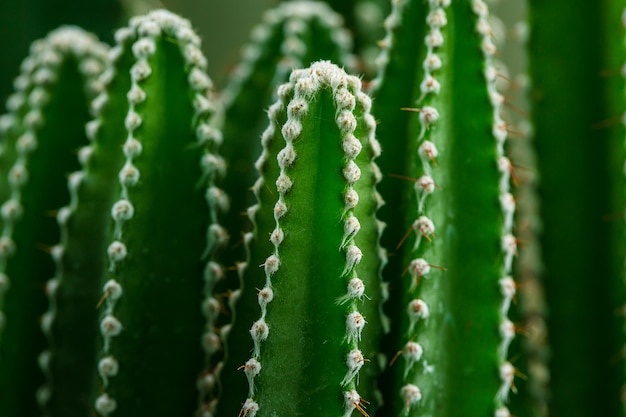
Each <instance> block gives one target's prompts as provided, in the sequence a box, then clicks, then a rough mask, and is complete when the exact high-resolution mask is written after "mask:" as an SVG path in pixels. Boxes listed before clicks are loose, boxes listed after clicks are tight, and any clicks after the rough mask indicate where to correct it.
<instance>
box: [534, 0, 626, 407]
mask: <svg viewBox="0 0 626 417" xmlns="http://www.w3.org/2000/svg"><path fill="white" fill-rule="evenodd" d="M563 7H566V8H563ZM625 7H626V3H625V2H623V1H597V2H587V3H584V4H582V3H581V4H580V5H579V7H578V6H577V7H575V8H571V7H569V6H566V3H565V2H559V1H552V2H541V1H530V10H529V13H530V20H531V27H530V41H529V61H530V76H531V80H532V94H531V99H532V102H533V111H532V121H533V128H534V132H535V136H534V142H535V146H536V151H537V162H538V168H539V176H540V186H539V197H540V198H541V217H542V223H543V233H542V237H541V247H542V251H543V258H544V263H545V279H544V282H545V286H546V297H547V301H548V306H549V316H548V321H547V323H548V336H549V341H550V346H551V358H550V380H551V391H552V392H551V394H552V399H551V403H550V413H551V414H553V415H555V416H556V415H564V416H572V417H577V416H588V415H603V416H622V415H624V411H623V404H622V402H621V401H623V399H624V395H623V392H624V391H622V387H623V384H624V380H625V378H624V377H625V375H624V372H625V366H626V365H625V364H624V355H623V353H620V352H623V350H622V349H623V347H624V345H625V340H624V317H623V314H618V313H617V312H618V311H623V310H621V308H622V307H623V306H624V303H625V299H626V294H625V290H624V262H625V259H626V256H625V255H626V247H625V244H624V231H625V227H624V216H623V212H624V207H625V203H626V201H625V195H624V189H625V186H626V184H625V181H624V160H625V159H624V157H625V156H626V155H625V151H624V134H625V132H624V126H623V124H622V123H620V121H623V114H624V111H625V109H626V102H625V97H624V78H623V73H622V74H620V68H623V64H624V62H625V54H624V52H625V49H624V28H623V24H624V21H623V20H620V19H623V14H622V12H623V10H624V8H625ZM571 28H576V30H574V31H572V33H571V34H570V35H569V36H568V39H567V42H562V41H560V40H559V39H558V38H559V37H560V36H559V35H557V33H562V30H570V29H571ZM583 28H584V29H583ZM566 161H567V162H566ZM574 167H578V168H580V167H584V169H582V170H581V169H575V168H574ZM563 184H575V186H573V187H572V186H569V187H568V186H563ZM573 399H576V400H575V401H573Z"/></svg>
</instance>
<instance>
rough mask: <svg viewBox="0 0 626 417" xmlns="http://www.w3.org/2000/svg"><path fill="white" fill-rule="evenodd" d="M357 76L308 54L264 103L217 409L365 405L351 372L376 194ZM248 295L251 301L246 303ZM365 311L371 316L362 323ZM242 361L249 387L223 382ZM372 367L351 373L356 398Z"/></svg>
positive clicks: (365, 303)
mask: <svg viewBox="0 0 626 417" xmlns="http://www.w3.org/2000/svg"><path fill="white" fill-rule="evenodd" d="M360 84H361V83H360V80H359V79H358V78H356V77H349V76H347V75H346V74H345V73H344V72H343V71H341V70H340V69H339V68H337V67H336V66H334V65H332V64H329V63H327V62H318V63H316V64H313V65H312V66H311V67H310V68H309V69H307V70H302V71H297V72H293V73H292V75H291V78H290V81H289V83H287V84H284V85H282V86H281V87H280V88H279V96H280V99H279V101H278V102H277V103H275V104H274V105H273V106H272V107H271V108H270V110H269V117H270V120H271V124H270V127H268V129H267V130H266V131H265V132H264V133H263V144H264V149H263V153H262V154H261V156H260V158H259V160H258V161H257V167H258V169H259V171H260V173H261V179H260V180H259V181H258V182H257V183H256V184H255V186H254V190H255V193H256V195H257V198H258V204H257V205H255V206H252V207H251V208H250V210H249V212H250V214H251V217H252V220H253V221H254V223H255V225H256V228H255V231H254V236H248V237H247V241H248V244H249V252H250V262H249V265H248V267H247V268H246V270H245V272H244V274H243V280H242V281H243V285H242V289H241V294H240V296H239V300H238V302H237V308H236V310H235V322H234V324H233V327H232V328H231V329H230V332H229V338H228V340H227V348H228V354H229V357H228V360H227V361H226V363H225V365H224V368H225V370H224V376H223V379H222V381H223V383H224V396H223V398H222V399H221V400H220V403H219V404H218V414H217V415H232V414H233V413H236V412H237V410H238V409H239V408H240V405H239V404H240V403H244V407H243V414H244V415H249V414H253V413H256V411H257V409H260V410H262V411H261V414H262V415H271V414H272V413H276V414H277V415H294V414H299V413H313V414H317V413H330V414H332V415H340V414H343V415H350V414H351V412H352V410H353V409H354V408H362V407H364V404H362V403H361V400H360V398H361V396H360V395H359V394H358V393H357V391H356V381H357V379H358V378H359V376H358V374H359V371H360V368H361V367H362V366H363V365H364V357H370V355H371V354H374V353H375V352H376V349H377V347H376V346H375V345H374V344H373V343H374V342H375V341H376V340H377V337H376V333H378V332H379V331H380V330H379V329H380V325H377V323H375V319H374V317H375V316H374V314H375V310H376V308H377V306H378V303H377V301H378V296H377V294H378V293H380V291H379V289H377V287H379V286H380V282H379V280H378V270H379V268H380V260H379V256H378V252H379V248H378V247H377V244H378V237H377V236H378V233H379V227H380V226H379V224H378V222H377V221H376V219H375V217H374V212H375V210H376V208H377V207H378V204H380V200H378V199H377V194H376V192H375V190H374V184H375V183H376V181H377V179H378V175H379V173H378V171H377V169H376V166H375V165H373V164H372V162H371V160H372V158H373V157H375V156H376V155H377V153H378V152H379V145H378V142H377V141H376V139H375V137H374V129H375V121H374V119H373V117H372V116H371V115H370V114H369V109H370V107H371V103H370V99H369V97H368V96H367V95H365V94H364V93H362V92H361V91H360ZM320 120H321V122H320ZM320 161H323V162H322V163H320ZM268 235H269V236H270V239H269V240H267V239H266V238H265V236H268ZM361 260H363V261H361ZM258 264H263V266H264V267H263V269H260V268H257V267H255V266H256V265H258ZM365 297H367V299H366V298H365ZM257 299H258V305H259V308H256V309H251V308H250V305H253V304H255V303H256V302H257ZM370 313H371V314H372V315H370ZM366 316H368V317H372V318H371V319H369V320H371V321H373V323H369V324H368V325H367V326H365V322H366V319H365V317H366ZM294 319H295V321H294ZM364 327H365V329H364ZM248 329H249V332H248ZM370 329H371V330H370ZM250 336H252V337H250ZM362 336H363V341H361V338H362ZM242 338H243V340H242ZM366 339H367V341H366ZM250 350H252V357H250ZM274 357H280V358H281V360H280V361H275V360H274V359H273V358H274ZM244 363H245V365H243V373H245V375H246V377H247V379H248V381H247V384H245V385H247V390H246V389H239V390H237V389H232V388H234V387H237V379H239V380H240V383H241V382H244V381H245V379H243V378H241V375H239V378H236V377H233V376H231V375H228V374H227V372H228V371H231V374H232V370H234V369H236V368H237V365H239V364H244ZM370 375H371V373H369V374H366V375H365V376H363V377H362V378H361V381H360V382H361V386H363V385H365V388H364V391H365V392H367V393H369V395H366V396H365V397H364V398H372V397H371V392H372V391H373V389H374V379H372V378H371V376H370ZM231 380H232V381H233V382H232V383H230V382H231ZM239 385H240V384H239ZM227 387H228V388H230V389H229V390H228V392H227V391H226V389H227ZM246 393H247V394H248V397H249V398H247V399H246V397H245V394H246ZM312 393H315V394H314V395H313V394H312ZM242 394H243V395H242ZM361 394H363V393H361ZM342 397H344V398H342Z"/></svg>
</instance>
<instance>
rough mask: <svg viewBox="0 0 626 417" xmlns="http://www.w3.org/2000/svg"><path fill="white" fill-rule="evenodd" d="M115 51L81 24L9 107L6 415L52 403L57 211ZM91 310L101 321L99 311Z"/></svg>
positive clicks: (2, 348)
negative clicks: (51, 299)
mask: <svg viewBox="0 0 626 417" xmlns="http://www.w3.org/2000/svg"><path fill="white" fill-rule="evenodd" d="M107 49H108V48H107V47H106V46H105V45H103V44H100V43H98V42H97V41H96V40H95V38H94V37H93V36H91V35H88V34H86V33H85V32H83V31H82V30H79V29H77V28H72V27H66V28H62V29H59V30H57V31H54V32H52V33H51V34H50V35H49V36H48V37H47V38H45V39H43V40H40V41H38V42H36V43H34V44H33V46H32V48H31V55H30V56H29V57H28V58H27V59H26V60H25V61H24V63H23V65H22V72H21V74H20V76H19V77H18V78H17V79H16V81H15V87H16V92H15V93H14V94H13V96H11V98H10V99H9V102H8V106H7V107H8V108H9V109H10V111H11V112H10V113H8V114H7V115H5V116H3V117H2V122H1V125H2V136H3V141H2V150H1V151H0V159H1V160H2V162H1V164H2V175H1V177H2V179H1V180H0V184H1V186H0V198H1V199H2V203H1V204H2V209H1V210H2V236H1V237H0V287H1V288H2V290H1V291H0V387H1V389H0V414H2V415H8V416H12V415H35V414H36V412H37V403H40V404H41V403H44V402H46V401H47V399H48V397H49V392H48V390H46V389H41V388H40V387H41V386H42V385H43V384H44V375H45V374H46V373H47V368H48V363H49V355H48V354H47V353H46V352H45V349H46V348H45V346H46V344H45V337H44V333H49V332H50V330H51V326H52V317H51V316H50V315H48V314H45V315H44V313H45V312H46V309H47V300H46V294H48V295H50V294H52V293H54V292H55V291H56V289H57V287H56V285H55V283H47V281H48V280H49V279H50V278H52V277H53V276H54V274H55V269H56V266H57V264H58V262H59V261H60V257H61V256H62V251H63V248H62V246H58V243H59V240H60V238H61V232H60V230H59V227H58V225H57V219H56V218H55V216H56V217H57V218H59V219H61V220H62V219H63V217H64V215H65V214H66V212H65V211H59V212H58V214H57V211H58V210H59V208H60V207H62V206H64V205H65V204H67V202H68V201H69V199H70V191H69V190H68V186H67V178H66V175H67V174H68V173H69V172H71V171H72V170H75V169H78V167H79V158H77V155H76V149H78V148H79V147H81V146H85V145H86V144H87V143H88V140H87V137H86V136H85V130H84V125H85V123H86V122H87V121H88V120H89V117H90V116H89V112H88V109H89V106H88V103H89V101H90V100H91V99H93V98H94V96H95V95H96V94H98V93H99V92H100V91H101V90H102V86H101V83H100V82H99V81H98V76H99V75H100V73H101V72H102V71H103V70H104V68H105V66H106V54H107ZM78 303H80V301H78ZM91 312H92V314H91V316H92V319H93V318H95V315H94V314H95V310H94V307H93V304H92V305H91ZM82 319H84V318H81V317H75V318H74V319H73V320H75V321H80V320H82ZM92 321H93V320H92ZM40 322H41V328H40ZM91 324H92V326H91V327H92V329H93V330H92V332H91V333H95V327H94V326H93V324H95V323H91ZM42 329H43V332H42ZM85 346H86V347H87V349H86V350H89V351H91V358H92V362H93V357H94V355H95V353H94V348H95V339H94V338H91V340H89V339H87V341H86V343H85ZM90 346H91V348H89V347H90ZM40 355H41V356H40ZM80 372H82V370H80V369H76V370H74V371H72V373H80ZM89 382H91V381H89ZM75 395H77V396H79V397H80V393H75Z"/></svg>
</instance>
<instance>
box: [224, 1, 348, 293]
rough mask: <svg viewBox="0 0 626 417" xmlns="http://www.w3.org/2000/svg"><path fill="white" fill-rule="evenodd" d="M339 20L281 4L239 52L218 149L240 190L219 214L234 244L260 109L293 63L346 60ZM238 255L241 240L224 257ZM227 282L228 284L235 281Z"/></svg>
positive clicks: (309, 7) (308, 5)
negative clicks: (239, 61) (228, 206)
mask: <svg viewBox="0 0 626 417" xmlns="http://www.w3.org/2000/svg"><path fill="white" fill-rule="evenodd" d="M341 25H342V19H341V17H340V16H339V15H337V14H336V13H335V12H333V11H332V10H331V9H330V8H329V7H328V6H326V5H324V4H322V3H319V2H312V1H296V2H288V3H283V4H280V5H278V6H277V7H276V8H275V9H272V10H270V11H268V12H267V13H266V14H265V15H264V17H263V22H262V23H261V24H260V25H259V26H257V27H256V28H255V29H254V30H253V31H252V35H251V38H252V42H251V43H250V44H249V45H247V46H246V47H245V48H244V49H243V51H242V59H243V60H242V62H241V63H240V64H239V65H238V66H237V68H236V69H235V70H234V73H233V75H232V77H231V79H230V81H229V83H228V85H227V87H226V89H225V91H224V96H225V97H224V102H225V109H224V112H225V114H224V122H223V129H222V130H223V132H224V146H223V149H222V154H223V155H224V156H225V158H226V159H227V160H228V161H229V170H228V173H227V177H226V178H225V180H224V184H223V186H224V187H225V188H229V189H237V190H242V192H240V193H236V195H233V196H231V198H232V210H230V212H229V213H228V214H227V216H226V217H225V218H224V222H225V224H227V225H228V227H229V230H231V232H232V234H233V241H234V243H236V242H238V241H239V240H240V239H241V237H242V235H243V233H245V232H247V231H249V227H248V223H247V222H246V221H245V220H246V219H245V217H244V216H243V215H242V213H244V212H245V210H246V209H247V208H248V207H249V206H250V205H251V204H253V200H254V199H253V194H252V193H250V192H246V190H249V189H250V187H251V186H252V184H253V183H254V181H255V177H256V173H255V172H254V169H253V161H254V160H255V159H256V158H257V157H258V155H259V154H260V153H261V146H260V144H259V141H258V137H259V136H260V134H261V132H262V131H263V128H264V123H265V111H266V109H267V107H269V105H270V104H271V103H272V101H273V100H274V99H275V97H274V96H273V94H274V91H275V89H276V88H277V87H278V86H279V85H280V84H281V83H283V82H285V81H286V80H287V77H288V76H289V72H290V71H291V70H292V69H293V68H302V67H304V66H308V65H310V64H311V63H312V62H313V61H316V60H319V59H329V60H331V61H333V62H337V63H340V64H343V65H347V64H350V63H351V62H352V57H351V55H350V54H349V53H350V50H351V48H352V40H351V37H350V35H349V33H348V32H347V31H346V30H345V29H343V28H342V26H341ZM243 258H244V252H243V245H238V246H237V247H235V248H234V250H233V251H232V255H230V258H229V260H230V261H231V262H236V261H241V259H243ZM229 285H230V287H231V288H232V287H233V286H236V285H237V283H236V282H235V283H234V284H233V283H230V284H229Z"/></svg>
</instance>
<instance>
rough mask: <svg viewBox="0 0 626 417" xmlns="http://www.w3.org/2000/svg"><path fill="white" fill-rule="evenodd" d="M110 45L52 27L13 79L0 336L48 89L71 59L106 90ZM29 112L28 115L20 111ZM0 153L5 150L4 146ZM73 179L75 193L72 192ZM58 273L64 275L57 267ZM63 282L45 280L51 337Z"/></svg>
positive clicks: (0, 126) (5, 120) (2, 122)
mask: <svg viewBox="0 0 626 417" xmlns="http://www.w3.org/2000/svg"><path fill="white" fill-rule="evenodd" d="M107 49H108V48H107V46H106V45H105V44H102V43H100V42H98V40H97V39H96V37H95V36H93V35H91V34H88V33H86V32H84V31H83V30H81V29H79V28H76V27H72V26H66V27H61V28H59V29H57V30H55V31H53V32H51V33H50V34H49V35H48V36H47V37H46V38H45V39H42V40H39V41H36V42H35V43H33V45H32V47H31V54H30V56H29V57H28V58H26V60H24V62H23V63H22V71H21V74H20V75H19V76H18V77H17V79H16V80H15V82H14V86H15V89H16V92H15V93H14V94H13V95H12V96H11V98H9V100H8V102H7V108H8V110H9V112H10V113H8V114H7V115H4V116H2V117H1V118H0V135H5V134H9V133H15V132H17V131H19V130H21V131H22V133H21V135H20V136H19V137H18V138H17V141H16V143H15V153H16V155H17V158H16V161H15V163H14V164H13V166H12V167H11V169H10V171H9V174H8V184H9V187H10V196H9V198H8V200H7V201H5V202H3V203H2V206H1V208H0V214H1V216H2V221H3V229H2V233H1V235H0V336H1V333H2V328H3V325H4V323H5V317H4V314H3V313H2V310H1V305H2V298H3V297H4V294H5V293H6V291H7V290H8V288H9V285H10V277H9V276H8V275H7V274H6V267H7V261H8V259H9V258H10V257H11V255H12V254H13V253H14V252H15V251H16V250H18V248H17V247H16V245H15V243H14V241H13V238H12V235H13V230H14V228H15V225H16V223H17V222H18V221H19V219H20V218H21V216H22V214H23V210H24V209H23V207H22V203H21V194H22V189H23V187H25V186H26V185H27V183H28V161H29V156H30V154H31V153H32V152H34V151H36V149H37V147H38V137H37V132H38V131H39V130H40V129H41V128H42V127H43V125H44V124H45V118H44V116H43V114H44V112H45V108H46V106H47V104H48V102H49V100H50V92H49V91H48V90H49V88H50V87H51V86H52V85H53V84H54V83H55V82H56V81H57V74H58V71H59V68H60V67H61V65H62V64H63V62H64V61H65V60H67V59H68V58H71V59H74V60H76V61H77V62H78V63H79V67H78V70H79V72H80V74H81V76H82V77H83V86H84V87H83V88H84V91H85V93H86V95H87V96H88V97H94V96H95V95H97V94H98V93H100V92H102V90H103V85H102V83H101V82H100V81H99V79H98V76H99V75H100V73H101V72H102V71H103V70H104V67H105V61H106V56H107ZM21 112H25V116H24V118H23V120H20V116H19V113H21ZM0 152H2V150H1V149H0ZM71 184H72V182H71V181H70V193H72V199H73V198H74V196H73V190H72V188H71ZM68 210H69V209H67V208H64V209H61V210H59V213H58V215H57V219H58V223H59V225H60V228H61V234H62V237H61V242H62V243H59V244H57V245H55V246H54V247H52V248H51V249H50V255H51V257H52V259H53V261H54V262H55V264H56V268H57V271H60V270H61V258H62V256H63V250H64V245H63V242H64V241H65V238H64V232H65V228H64V224H65V221H66V220H67V217H68ZM57 275H60V273H59V272H58V273H57ZM58 285H59V281H58V279H56V278H53V279H51V280H50V281H49V282H48V284H47V285H46V294H47V297H48V299H49V303H50V307H49V310H48V311H47V312H46V313H45V314H44V316H43V317H42V321H41V327H42V330H43V332H44V333H45V334H46V336H48V337H49V336H50V332H51V328H52V324H53V321H54V316H55V311H56V297H55V293H56V289H57V288H58ZM50 358H51V352H50V351H44V352H42V353H41V354H40V358H39V364H40V367H41V369H42V371H43V372H44V374H45V375H46V377H47V383H46V385H44V386H42V387H41V388H40V389H39V390H38V393H37V401H38V403H39V404H40V405H42V406H43V405H44V404H45V403H46V402H47V400H48V398H49V397H50V394H51V387H50V369H49V364H50Z"/></svg>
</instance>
